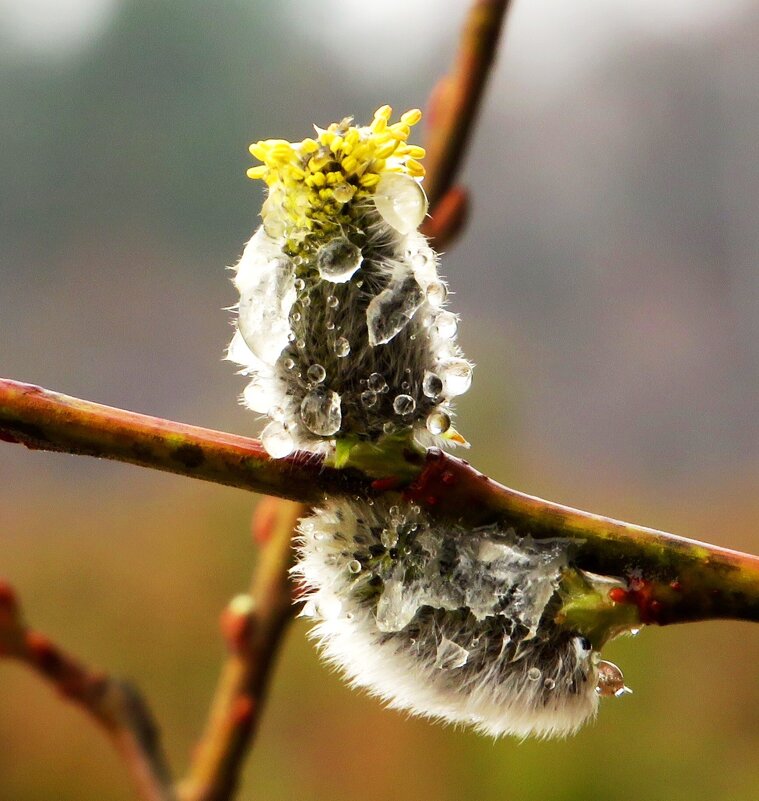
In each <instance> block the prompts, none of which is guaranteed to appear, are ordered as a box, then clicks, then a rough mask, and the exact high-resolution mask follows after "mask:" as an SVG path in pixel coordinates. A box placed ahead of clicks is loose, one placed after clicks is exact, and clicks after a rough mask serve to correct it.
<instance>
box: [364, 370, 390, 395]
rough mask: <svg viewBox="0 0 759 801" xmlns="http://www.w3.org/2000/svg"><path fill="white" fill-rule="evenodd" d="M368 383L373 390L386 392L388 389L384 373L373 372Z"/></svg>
mask: <svg viewBox="0 0 759 801" xmlns="http://www.w3.org/2000/svg"><path fill="white" fill-rule="evenodd" d="M366 385H367V386H368V387H369V389H371V390H372V392H384V391H385V390H386V389H387V381H385V377H384V376H383V375H382V373H372V374H371V375H370V376H369V379H368V381H367V382H366Z"/></svg>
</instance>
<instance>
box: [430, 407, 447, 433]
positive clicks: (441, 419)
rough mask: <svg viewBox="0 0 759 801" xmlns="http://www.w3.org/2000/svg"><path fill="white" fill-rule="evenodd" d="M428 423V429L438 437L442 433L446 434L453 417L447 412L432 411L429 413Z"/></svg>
mask: <svg viewBox="0 0 759 801" xmlns="http://www.w3.org/2000/svg"><path fill="white" fill-rule="evenodd" d="M426 425H427V431H429V432H430V434H434V435H435V436H436V437H437V436H440V435H441V434H445V432H446V431H447V430H448V429H449V428H450V427H451V418H450V417H449V416H448V415H447V414H446V413H445V412H440V411H435V412H430V413H429V414H428V415H427V421H426Z"/></svg>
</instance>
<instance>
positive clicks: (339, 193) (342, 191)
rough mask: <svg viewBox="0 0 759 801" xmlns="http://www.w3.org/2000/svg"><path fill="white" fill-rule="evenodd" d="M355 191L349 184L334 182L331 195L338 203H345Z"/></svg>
mask: <svg viewBox="0 0 759 801" xmlns="http://www.w3.org/2000/svg"><path fill="white" fill-rule="evenodd" d="M355 191H356V190H355V188H354V187H352V186H351V185H350V184H346V183H342V184H335V186H334V187H333V189H332V196H333V197H334V198H335V200H336V201H337V202H338V203H347V202H348V201H349V200H350V199H351V198H352V197H353V193H354V192H355Z"/></svg>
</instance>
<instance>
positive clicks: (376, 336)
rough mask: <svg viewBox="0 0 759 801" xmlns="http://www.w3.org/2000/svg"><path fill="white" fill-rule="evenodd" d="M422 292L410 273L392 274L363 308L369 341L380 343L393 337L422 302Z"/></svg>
mask: <svg viewBox="0 0 759 801" xmlns="http://www.w3.org/2000/svg"><path fill="white" fill-rule="evenodd" d="M423 301H424V295H423V294H422V289H421V287H420V286H419V284H418V282H417V280H416V278H414V275H413V273H411V274H409V273H406V274H404V273H401V274H400V275H397V276H394V277H393V279H392V280H391V281H390V283H389V284H388V286H387V287H386V288H385V289H383V290H382V292H380V293H379V295H377V296H375V297H374V298H372V300H371V302H370V303H369V305H368V306H367V307H366V325H367V330H368V332H369V344H370V345H371V346H372V347H376V346H377V345H384V344H385V343H387V342H390V340H391V339H393V337H395V336H397V334H399V333H400V332H401V331H402V330H403V329H404V328H405V327H406V326H407V325H408V324H409V322H410V321H411V318H412V317H413V316H414V314H415V313H416V310H417V309H418V308H419V307H420V306H421V305H422V302H423Z"/></svg>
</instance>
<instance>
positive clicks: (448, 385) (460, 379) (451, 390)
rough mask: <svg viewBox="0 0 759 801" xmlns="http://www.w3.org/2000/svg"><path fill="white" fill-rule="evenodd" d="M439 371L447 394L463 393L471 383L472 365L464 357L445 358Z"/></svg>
mask: <svg viewBox="0 0 759 801" xmlns="http://www.w3.org/2000/svg"><path fill="white" fill-rule="evenodd" d="M441 373H442V377H443V383H444V385H445V394H446V395H448V396H453V395H463V394H464V393H465V392H466V391H467V390H468V389H469V387H470V386H471V384H472V365H471V364H469V362H468V361H467V360H466V359H458V358H455V359H447V360H446V361H444V362H443V363H442V365H441Z"/></svg>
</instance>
